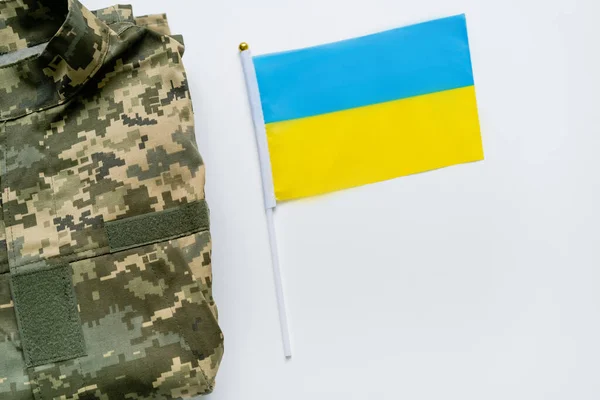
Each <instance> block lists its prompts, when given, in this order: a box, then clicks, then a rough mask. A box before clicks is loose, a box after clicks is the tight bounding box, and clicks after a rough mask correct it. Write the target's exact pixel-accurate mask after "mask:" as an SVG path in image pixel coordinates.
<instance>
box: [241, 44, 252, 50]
mask: <svg viewBox="0 0 600 400" xmlns="http://www.w3.org/2000/svg"><path fill="white" fill-rule="evenodd" d="M249 48H250V46H248V43H246V42H242V43H240V51H246V50H248V49H249Z"/></svg>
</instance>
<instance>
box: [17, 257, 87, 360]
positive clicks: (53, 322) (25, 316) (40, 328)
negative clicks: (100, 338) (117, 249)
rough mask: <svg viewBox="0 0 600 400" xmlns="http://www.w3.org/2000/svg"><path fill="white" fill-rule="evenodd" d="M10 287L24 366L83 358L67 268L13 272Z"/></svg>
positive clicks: (81, 342)
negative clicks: (23, 355)
mask: <svg viewBox="0 0 600 400" xmlns="http://www.w3.org/2000/svg"><path fill="white" fill-rule="evenodd" d="M11 288H12V293H13V299H14V304H15V312H16V314H17V321H18V324H19V333H20V335H21V342H22V344H23V352H24V354H25V364H26V365H27V367H36V366H39V365H45V364H49V363H53V362H58V361H64V360H70V359H73V358H78V357H82V356H85V355H86V350H85V341H84V337H83V330H82V328H81V321H80V319H79V312H78V309H77V301H76V299H75V292H74V290H73V281H72V273H71V267H70V266H69V265H58V266H49V267H43V268H41V269H36V270H29V271H27V272H18V271H13V272H12V273H11Z"/></svg>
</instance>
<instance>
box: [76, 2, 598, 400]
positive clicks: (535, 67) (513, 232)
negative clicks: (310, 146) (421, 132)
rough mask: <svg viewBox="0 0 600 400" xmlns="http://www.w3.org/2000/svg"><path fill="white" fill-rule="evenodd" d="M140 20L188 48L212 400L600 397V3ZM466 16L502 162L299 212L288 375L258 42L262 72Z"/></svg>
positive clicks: (494, 154) (261, 9) (290, 276)
mask: <svg viewBox="0 0 600 400" xmlns="http://www.w3.org/2000/svg"><path fill="white" fill-rule="evenodd" d="M83 2H84V4H86V6H87V7H88V8H91V9H95V8H100V7H104V6H108V5H111V4H112V3H113V2H114V0H84V1H83ZM133 6H134V12H135V13H136V14H138V15H139V14H148V13H161V12H166V13H167V14H168V17H169V20H170V25H171V29H172V31H173V32H174V33H181V34H183V35H184V37H185V42H186V54H185V57H184V61H185V65H186V68H187V72H188V77H189V81H190V85H191V91H192V96H193V100H194V107H195V113H196V130H197V135H198V141H199V145H200V150H201V152H202V154H203V157H204V160H205V162H206V165H207V174H208V175H207V179H208V181H207V189H206V191H207V199H208V201H209V204H210V206H211V209H212V223H213V226H212V233H213V239H214V251H213V263H214V282H215V297H216V300H217V302H218V304H219V309H220V313H221V324H222V328H223V330H224V332H225V337H226V355H225V358H224V360H223V364H222V369H221V371H220V374H219V376H218V382H217V388H216V390H215V393H214V394H213V395H211V396H210V397H209V399H210V400H254V399H257V400H258V399H260V400H268V399H274V400H295V399H327V400H335V399H344V400H348V399H360V400H366V399H406V400H452V399H457V400H484V399H485V400H495V399H498V400H507V399H510V400H536V399H540V400H541V399H543V400H554V399H557V400H566V399H569V400H570V399H576V400H587V399H590V400H597V399H599V398H600V379H599V376H600V291H599V290H598V287H599V286H600V265H599V262H600V247H599V246H598V241H599V230H600V107H599V106H600V102H599V100H598V94H599V93H600V73H599V71H600V57H599V55H598V54H599V50H598V49H599V47H598V46H599V44H598V43H599V40H600V24H598V16H599V14H600V2H598V0H561V1H558V0H497V1H496V0H494V1H492V0H418V1H417V0H368V1H366V0H293V1H291V0H227V1H223V0H217V1H184V0H170V1H162V0H135V1H134V2H133ZM463 12H464V13H466V14H467V23H468V29H469V36H470V43H471V52H472V58H473V67H474V74H475V85H476V89H477V98H478V103H479V109H480V118H481V128H482V132H483V133H482V135H483V142H484V149H485V155H486V159H485V161H483V162H479V163H474V164H467V165H460V166H456V167H451V168H446V169H443V170H439V171H434V172H430V173H424V174H419V175H414V176H410V177H406V178H400V179H396V180H393V181H388V182H384V183H379V184H374V185H369V186H366V187H362V188H358V189H352V190H346V191H342V192H338V193H335V194H332V195H326V196H321V197H317V198H313V199H309V200H302V201H296V202H291V203H286V204H282V205H280V207H279V208H278V209H277V213H276V217H275V218H276V224H277V231H278V236H279V243H280V253H281V262H282V266H283V272H284V277H285V286H286V293H287V300H288V306H289V314H290V316H291V324H292V332H293V349H294V357H293V359H292V360H291V361H288V362H286V361H285V360H284V358H283V356H282V347H281V339H280V334H279V324H278V318H277V308H276V303H275V296H274V289H273V278H272V272H271V264H270V258H269V245H268V240H267V230H266V225H265V218H264V210H263V206H262V204H263V203H262V192H261V190H260V175H259V169H258V168H259V167H258V161H257V156H256V147H255V142H254V134H253V131H252V124H251V119H250V112H249V108H248V103H247V98H246V91H245V87H244V82H243V75H242V72H241V69H240V64H239V58H238V51H237V46H238V44H239V42H241V41H247V42H249V43H250V44H251V47H252V50H253V51H254V54H262V53H268V52H273V51H279V50H287V49H292V48H298V47H304V46H308V45H314V44H321V43H325V42H329V41H334V40H339V39H344V38H349V37H353V36H358V35H362V34H367V33H373V32H376V31H379V30H383V29H388V28H394V27H398V26H402V25H406V24H410V23H415V22H421V21H423V20H426V19H431V18H437V17H443V16H448V15H454V14H458V13H463Z"/></svg>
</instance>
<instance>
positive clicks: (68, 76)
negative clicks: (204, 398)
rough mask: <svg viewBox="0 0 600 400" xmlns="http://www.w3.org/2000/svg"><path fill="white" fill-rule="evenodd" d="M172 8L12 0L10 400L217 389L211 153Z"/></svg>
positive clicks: (1, 356)
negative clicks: (206, 160)
mask: <svg viewBox="0 0 600 400" xmlns="http://www.w3.org/2000/svg"><path fill="white" fill-rule="evenodd" d="M182 54H183V45H182V39H181V38H180V37H178V36H172V35H170V32H169V28H168V25H167V23H166V19H165V17H164V16H161V15H158V16H145V17H134V16H133V14H132V10H131V7H129V6H115V7H109V8H106V9H103V10H99V11H94V12H91V11H89V10H87V9H86V8H85V7H83V6H82V5H81V4H80V3H79V2H78V1H77V0H68V1H67V0H53V1H49V0H48V1H41V2H40V1H39V0H0V195H1V212H0V217H1V221H0V400H9V399H10V400H31V399H36V400H46V399H103V400H106V399H109V400H112V399H178V398H190V397H194V396H196V395H198V394H204V393H208V392H210V391H211V390H212V389H213V385H214V380H215V375H216V372H217V369H218V367H219V363H220V360H221V357H222V354H223V335H222V333H221V331H220V329H219V326H218V324H217V310H216V307H215V303H214V301H213V296H212V271H211V238H210V234H209V211H208V207H207V205H206V202H205V197H204V176H205V175H204V165H203V162H202V159H201V157H200V154H199V152H198V148H197V144H196V140H195V134H194V118H193V111H192V104H191V100H190V94H189V90H188V85H187V80H186V74H185V71H184V68H183V65H182V63H181V58H182Z"/></svg>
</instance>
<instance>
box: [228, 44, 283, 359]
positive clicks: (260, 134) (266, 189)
mask: <svg viewBox="0 0 600 400" xmlns="http://www.w3.org/2000/svg"><path fill="white" fill-rule="evenodd" d="M239 49H240V58H241V59H242V68H243V70H244V76H245V78H246V88H247V89H248V98H249V100H250V109H251V112H252V120H253V121H254V134H255V136H256V145H257V148H258V159H259V163H260V174H261V177H262V186H263V196H264V201H265V211H266V215H267V228H268V230H269V243H270V245H271V262H272V263H273V278H274V279H275V294H276V296H277V307H278V309H279V323H280V325H281V337H282V340H283V352H284V354H285V356H286V357H287V358H290V357H292V347H291V344H290V330H289V326H288V317H287V311H286V307H285V296H284V295H283V279H282V278H281V268H280V267H279V255H278V252H277V238H276V236H275V224H274V223H273V213H274V211H275V207H276V205H277V202H276V200H275V188H274V186H273V174H272V173H271V158H270V157H269V147H268V144H267V131H266V128H265V118H264V116H263V112H262V105H261V103H260V92H259V91H258V81H257V79H256V72H255V70H254V63H253V62H252V54H251V53H250V48H249V47H248V44H247V43H242V44H240V47H239Z"/></svg>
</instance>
